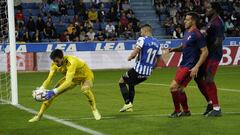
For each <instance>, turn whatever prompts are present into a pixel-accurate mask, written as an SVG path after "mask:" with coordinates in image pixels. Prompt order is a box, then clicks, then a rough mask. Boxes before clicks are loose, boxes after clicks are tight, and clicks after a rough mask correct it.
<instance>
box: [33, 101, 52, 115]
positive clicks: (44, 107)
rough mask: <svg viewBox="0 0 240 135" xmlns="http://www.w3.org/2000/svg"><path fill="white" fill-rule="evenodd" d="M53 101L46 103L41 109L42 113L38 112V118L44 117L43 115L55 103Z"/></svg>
mask: <svg viewBox="0 0 240 135" xmlns="http://www.w3.org/2000/svg"><path fill="white" fill-rule="evenodd" d="M53 99H54V98H52V99H50V100H47V101H44V102H43V103H42V105H41V108H40V111H39V112H38V114H37V116H38V117H42V115H43V113H44V112H45V111H46V110H47V108H48V107H49V106H50V105H51V104H52V102H53Z"/></svg>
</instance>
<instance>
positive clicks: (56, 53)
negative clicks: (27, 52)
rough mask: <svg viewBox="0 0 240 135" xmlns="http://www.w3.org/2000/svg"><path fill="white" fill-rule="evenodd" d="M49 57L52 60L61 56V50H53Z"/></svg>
mask: <svg viewBox="0 0 240 135" xmlns="http://www.w3.org/2000/svg"><path fill="white" fill-rule="evenodd" d="M50 58H51V59H52V60H54V59H55V58H63V51H62V50H60V49H56V50H53V51H52V52H51V54H50Z"/></svg>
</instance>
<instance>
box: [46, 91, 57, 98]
mask: <svg viewBox="0 0 240 135" xmlns="http://www.w3.org/2000/svg"><path fill="white" fill-rule="evenodd" d="M55 95H56V94H55V92H54V91H53V90H49V91H48V92H47V95H46V97H45V99H46V100H49V99H50V98H52V97H53V96H55Z"/></svg>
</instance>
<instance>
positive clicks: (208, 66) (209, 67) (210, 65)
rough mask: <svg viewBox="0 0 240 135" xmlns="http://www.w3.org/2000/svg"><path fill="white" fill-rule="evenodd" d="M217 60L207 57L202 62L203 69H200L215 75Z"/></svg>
mask: <svg viewBox="0 0 240 135" xmlns="http://www.w3.org/2000/svg"><path fill="white" fill-rule="evenodd" d="M219 62H220V61H218V60H213V59H207V60H206V61H205V62H204V64H203V67H202V68H203V69H200V70H203V71H204V74H205V75H206V74H209V73H210V74H211V75H212V76H215V75H216V72H217V69H218V65H219Z"/></svg>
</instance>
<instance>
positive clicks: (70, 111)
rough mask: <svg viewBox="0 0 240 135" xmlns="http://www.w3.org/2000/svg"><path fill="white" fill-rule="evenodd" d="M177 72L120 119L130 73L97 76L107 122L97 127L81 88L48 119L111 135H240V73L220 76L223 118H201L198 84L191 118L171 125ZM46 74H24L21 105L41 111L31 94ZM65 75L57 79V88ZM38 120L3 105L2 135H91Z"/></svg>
mask: <svg viewBox="0 0 240 135" xmlns="http://www.w3.org/2000/svg"><path fill="white" fill-rule="evenodd" d="M175 71H176V68H162V69H157V70H155V71H154V72H153V75H152V76H150V77H149V79H148V80H147V81H146V82H144V83H143V84H141V85H138V86H137V87H136V95H135V102H134V108H133V109H134V111H133V112H126V113H120V112H119V109H120V108H121V107H122V106H123V104H124V103H123V99H122V96H121V94H120V91H119V87H118V80H119V78H120V76H121V75H122V74H123V73H125V72H126V70H99V71H94V74H95V81H94V89H93V91H94V94H95V96H96V101H97V106H98V109H99V111H100V112H101V114H102V117H103V119H102V120H100V121H95V120H94V119H92V118H93V116H92V114H91V111H90V107H89V105H88V102H87V101H86V99H85V97H84V95H83V94H82V93H81V90H80V88H79V86H78V87H76V88H74V89H73V90H71V91H68V92H66V93H65V94H63V95H62V96H60V97H59V98H57V99H56V101H55V102H54V103H53V105H52V106H51V107H50V108H49V109H48V110H47V112H46V114H48V115H51V116H54V117H57V118H59V119H63V120H65V121H70V122H73V123H75V124H77V125H81V126H84V127H87V128H90V129H93V130H95V131H98V132H101V133H103V134H108V135H177V134H184V135H237V134H239V133H240V105H239V104H240V85H239V83H240V67H239V66H236V67H221V68H220V69H219V70H218V73H217V75H216V78H215V79H216V83H217V86H218V88H219V90H218V95H219V100H220V104H221V107H222V112H223V116H222V117H218V118H206V117H203V116H202V115H201V114H200V113H202V112H203V111H204V110H205V107H206V102H205V100H204V98H203V96H202V95H201V94H200V92H199V90H198V89H197V88H196V87H195V86H196V85H195V83H194V81H191V83H190V84H189V86H190V87H187V88H186V92H187V96H188V101H189V106H190V110H191V112H192V113H193V115H192V116H191V117H183V118H176V119H170V118H168V117H167V114H170V113H172V111H173V103H172V99H171V95H170V92H169V87H168V85H169V84H170V82H171V80H172V78H173V77H174V76H175ZM46 77H47V73H40V72H36V73H19V74H18V84H19V103H20V104H21V105H23V106H25V107H27V108H31V109H34V110H36V111H38V109H39V107H40V104H41V103H40V102H36V101H34V99H33V98H32V96H31V93H32V92H31V91H32V90H33V89H34V88H35V87H37V86H40V85H41V83H42V81H44V79H45V78H46ZM60 77H61V75H58V76H56V79H55V80H54V82H56V81H57V79H59V78H60ZM32 116H33V114H30V113H28V112H26V111H23V110H19V109H18V108H16V107H14V106H11V105H7V104H3V105H0V135H33V134H34V135H44V134H48V135H83V134H88V133H86V132H83V131H80V130H77V129H74V128H71V127H68V126H65V125H63V124H61V123H57V122H54V121H51V120H48V119H46V118H43V119H42V120H41V121H40V122H37V123H28V122H27V121H28V119H30V118H31V117H32Z"/></svg>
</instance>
